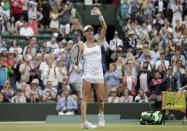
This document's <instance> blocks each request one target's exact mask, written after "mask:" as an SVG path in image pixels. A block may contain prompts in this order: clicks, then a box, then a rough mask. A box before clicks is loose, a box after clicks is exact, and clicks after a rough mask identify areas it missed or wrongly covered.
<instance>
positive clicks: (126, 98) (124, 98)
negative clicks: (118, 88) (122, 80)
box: [119, 88, 133, 103]
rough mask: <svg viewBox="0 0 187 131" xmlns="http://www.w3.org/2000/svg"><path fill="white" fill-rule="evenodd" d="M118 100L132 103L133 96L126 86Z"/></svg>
mask: <svg viewBox="0 0 187 131" xmlns="http://www.w3.org/2000/svg"><path fill="white" fill-rule="evenodd" d="M119 102H120V103H132V102H133V96H132V95H131V94H130V91H129V89H128V88H125V90H124V95H123V96H121V97H120V99H119Z"/></svg>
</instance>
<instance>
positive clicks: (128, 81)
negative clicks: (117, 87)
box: [122, 61, 137, 96]
mask: <svg viewBox="0 0 187 131" xmlns="http://www.w3.org/2000/svg"><path fill="white" fill-rule="evenodd" d="M128 64H132V63H130V61H128ZM122 83H123V86H125V87H126V88H127V89H128V91H129V92H130V94H131V95H133V96H135V95H136V89H135V87H136V84H137V78H136V77H135V76H133V75H132V69H131V68H130V67H127V75H124V76H123V82H122Z"/></svg>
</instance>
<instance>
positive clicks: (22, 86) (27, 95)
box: [17, 81, 31, 102]
mask: <svg viewBox="0 0 187 131" xmlns="http://www.w3.org/2000/svg"><path fill="white" fill-rule="evenodd" d="M17 88H18V89H21V90H22V93H23V95H24V96H25V98H26V101H27V102H28V101H29V99H30V92H31V89H30V86H29V84H27V83H26V82H24V81H22V82H20V83H19V85H17Z"/></svg>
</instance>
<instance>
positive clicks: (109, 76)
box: [105, 63, 120, 91]
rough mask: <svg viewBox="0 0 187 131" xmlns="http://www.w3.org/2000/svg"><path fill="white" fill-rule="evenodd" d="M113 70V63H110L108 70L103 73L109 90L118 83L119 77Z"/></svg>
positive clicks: (114, 68) (114, 67)
mask: <svg viewBox="0 0 187 131" xmlns="http://www.w3.org/2000/svg"><path fill="white" fill-rule="evenodd" d="M115 70H116V66H115V64H113V63H111V64H110V66H109V70H108V71H107V72H106V74H105V82H106V85H107V88H108V90H109V91H110V90H111V88H113V87H116V86H119V84H120V78H119V76H118V74H117V72H116V71H115Z"/></svg>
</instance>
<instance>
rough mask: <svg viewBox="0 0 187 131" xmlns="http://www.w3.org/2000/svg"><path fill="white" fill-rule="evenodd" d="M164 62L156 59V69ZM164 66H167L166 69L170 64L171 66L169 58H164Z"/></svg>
mask: <svg viewBox="0 0 187 131" xmlns="http://www.w3.org/2000/svg"><path fill="white" fill-rule="evenodd" d="M161 64H162V63H161V60H157V61H156V64H155V69H156V70H157V69H158V67H159V66H160V65H161ZM163 66H165V67H166V69H168V66H169V61H167V60H164V65H163Z"/></svg>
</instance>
